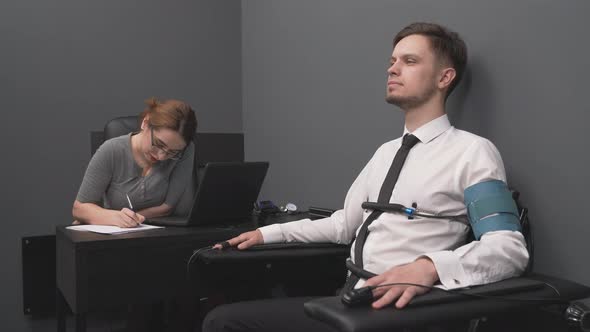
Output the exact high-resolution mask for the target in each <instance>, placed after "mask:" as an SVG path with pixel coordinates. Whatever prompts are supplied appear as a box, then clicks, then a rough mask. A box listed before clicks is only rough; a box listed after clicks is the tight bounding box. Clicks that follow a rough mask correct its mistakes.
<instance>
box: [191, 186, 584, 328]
mask: <svg viewBox="0 0 590 332" xmlns="http://www.w3.org/2000/svg"><path fill="white" fill-rule="evenodd" d="M513 198H514V199H515V201H516V203H517V207H518V210H519V213H520V222H521V226H522V231H523V234H524V235H525V239H526V241H527V246H528V249H529V252H530V254H531V255H530V256H531V257H532V256H533V255H532V251H533V239H532V234H531V225H530V223H529V219H528V213H527V212H528V211H527V209H526V208H525V207H523V206H522V204H521V203H520V201H519V195H518V192H514V191H513ZM324 254H325V256H323V255H324ZM348 254H349V251H348V248H347V247H346V246H341V245H333V244H293V243H287V244H274V245H268V246H260V247H258V248H256V247H255V248H253V249H252V250H246V251H238V250H233V249H230V250H226V251H217V250H215V251H212V250H208V251H202V252H199V253H197V254H196V259H195V262H196V263H195V264H194V267H193V269H191V270H192V271H193V272H192V275H196V276H198V277H199V278H205V280H203V279H201V280H200V283H199V284H201V285H210V284H211V282H213V283H215V282H214V281H213V280H214V279H216V278H218V279H223V280H224V282H225V281H226V280H228V279H226V277H227V276H236V275H240V273H236V271H240V270H239V269H241V268H243V267H249V268H251V270H247V271H248V272H247V275H248V276H249V280H250V281H252V280H257V281H258V282H268V281H269V277H268V276H269V275H270V276H272V277H271V278H270V280H272V281H274V282H276V281H277V280H280V279H281V278H283V277H285V276H287V277H289V278H291V279H293V278H294V276H295V278H297V277H298V276H301V275H303V276H307V278H309V276H312V279H313V280H314V281H315V282H317V281H318V280H321V279H325V278H328V279H329V278H332V279H331V280H332V285H334V284H335V283H337V282H340V284H339V285H340V286H341V285H342V283H343V279H338V278H334V275H330V274H325V273H326V272H325V271H326V270H325V269H322V270H313V272H312V271H310V270H309V269H316V268H325V267H326V266H327V265H325V263H323V262H325V260H321V259H320V258H322V257H323V258H322V259H328V260H330V259H331V262H332V264H333V265H331V266H330V268H335V269H336V271H339V273H340V275H341V276H343V275H344V274H343V271H345V260H346V257H348ZM294 260H299V261H300V262H305V264H306V265H305V266H304V267H302V266H301V265H297V264H289V262H292V261H294ZM257 264H258V265H259V267H258V268H255V266H256V265H257ZM278 264H282V265H279V266H281V268H280V273H274V272H272V270H273V267H274V266H277V265H278ZM236 268H237V269H236ZM289 268H291V269H289ZM531 270H532V259H531V261H530V262H529V265H528V266H527V269H526V272H525V274H524V275H523V276H522V277H520V278H512V279H508V280H505V281H500V282H497V283H494V284H490V285H484V286H476V287H472V289H471V290H470V292H475V293H480V294H481V293H487V294H488V295H489V296H497V297H498V296H500V297H502V298H503V299H498V298H496V299H493V298H476V297H470V296H446V295H445V294H442V295H441V293H439V292H441V291H432V292H430V293H428V294H426V295H423V296H422V299H420V300H419V298H416V299H415V300H416V301H412V302H411V303H410V305H409V306H408V307H407V308H405V309H403V310H387V309H385V310H373V309H372V308H371V307H369V306H365V307H353V308H351V307H348V306H345V305H344V304H343V303H342V301H341V297H340V296H330V297H321V298H317V299H314V300H311V301H309V302H307V303H306V304H305V305H304V310H305V313H306V314H307V315H308V316H310V317H311V318H313V319H317V320H320V321H323V322H324V323H327V324H328V325H331V326H333V327H335V328H337V329H338V330H340V331H347V332H360V331H388V330H392V329H395V328H402V329H403V328H408V327H417V326H424V325H432V324H438V323H440V322H443V321H457V320H462V321H471V324H470V328H469V330H470V331H476V330H477V327H478V324H479V322H480V321H481V320H482V317H497V316H498V315H503V314H506V313H511V314H514V313H524V312H531V311H533V310H538V309H539V308H541V307H547V306H550V305H556V304H557V305H559V304H565V303H567V302H568V301H571V300H574V299H580V298H585V297H588V296H590V288H588V287H586V286H583V285H580V284H577V283H574V282H570V281H567V280H563V279H558V278H553V277H549V276H544V275H539V274H532V273H531V272H530V271H531ZM232 271H233V272H232ZM257 274H258V275H259V276H264V278H262V277H261V278H256V277H255V276H256V275H257ZM336 276H337V275H336ZM244 281H246V280H244V279H242V280H240V281H236V280H232V281H231V282H229V284H231V283H233V282H241V283H242V282H244ZM302 282H303V283H307V282H309V279H305V278H303V279H302ZM225 284H227V283H225ZM515 284H517V285H520V286H522V287H514V286H515ZM242 285H243V283H242ZM222 287H223V286H222ZM334 289H335V287H332V289H331V290H330V291H334ZM314 292H315V293H314ZM332 294H334V293H332ZM498 294H501V295H498ZM289 295H290V294H289ZM296 295H321V294H319V292H318V291H317V290H310V291H308V292H307V293H305V294H296ZM429 297H430V299H429ZM432 298H434V300H432ZM508 323H514V322H513V321H509V322H508Z"/></svg>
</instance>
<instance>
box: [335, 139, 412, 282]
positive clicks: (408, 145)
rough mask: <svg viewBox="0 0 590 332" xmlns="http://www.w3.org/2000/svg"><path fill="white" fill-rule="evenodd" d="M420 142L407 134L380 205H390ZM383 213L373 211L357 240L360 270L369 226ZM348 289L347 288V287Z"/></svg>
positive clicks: (355, 257) (386, 178)
mask: <svg viewBox="0 0 590 332" xmlns="http://www.w3.org/2000/svg"><path fill="white" fill-rule="evenodd" d="M419 141H420V140H419V139H418V138H417V137H416V136H414V135H410V134H406V135H405V136H404V138H403V140H402V146H401V147H400V148H399V150H397V153H396V154H395V157H394V158H393V162H392V163H391V167H390V168H389V171H388V172H387V176H386V177H385V180H384V181H383V185H382V186H381V191H379V197H378V198H377V202H379V203H389V200H390V199H391V194H392V192H393V187H395V183H396V182H397V179H398V177H399V173H400V172H401V170H402V167H403V166H404V162H405V161H406V158H407V157H408V153H409V152H410V149H412V147H414V145H416V143H418V142H419ZM381 213H383V212H382V211H373V212H372V213H371V214H370V215H369V216H368V217H367V219H366V220H365V222H364V223H363V225H362V226H361V229H360V231H359V233H358V236H357V238H356V243H355V245H354V265H356V266H357V267H359V268H361V269H362V268H363V247H364V246H365V241H366V240H367V236H368V235H369V225H370V224H371V223H372V222H373V221H375V219H377V218H378V217H379V216H380V215H381ZM357 281H358V277H355V276H351V278H350V279H349V282H348V283H347V286H349V287H350V288H352V287H354V284H356V282H357ZM345 288H346V287H345Z"/></svg>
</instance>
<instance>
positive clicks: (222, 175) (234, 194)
mask: <svg viewBox="0 0 590 332" xmlns="http://www.w3.org/2000/svg"><path fill="white" fill-rule="evenodd" d="M267 170H268V162H209V163H207V165H205V169H204V171H203V176H202V177H201V182H200V183H199V187H198V188H197V192H196V193H195V198H194V200H193V206H192V208H191V211H190V213H189V214H188V216H166V217H158V218H150V219H148V220H146V221H145V222H146V223H148V224H152V225H160V226H211V225H218V226H233V225H238V224H243V223H246V222H251V221H252V209H253V207H254V202H255V201H256V198H258V194H259V193H260V188H261V187H262V182H263V181H264V177H265V176H266V171H267Z"/></svg>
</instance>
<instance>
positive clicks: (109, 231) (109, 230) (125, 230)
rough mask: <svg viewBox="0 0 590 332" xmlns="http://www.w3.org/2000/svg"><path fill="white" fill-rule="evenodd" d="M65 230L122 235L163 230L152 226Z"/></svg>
mask: <svg viewBox="0 0 590 332" xmlns="http://www.w3.org/2000/svg"><path fill="white" fill-rule="evenodd" d="M66 228H67V229H71V230H73V231H85V232H94V233H100V234H123V233H131V232H139V231H145V230H149V229H158V228H164V227H162V226H153V225H143V224H142V225H139V226H137V227H132V228H121V227H117V226H105V225H75V226H69V227H66Z"/></svg>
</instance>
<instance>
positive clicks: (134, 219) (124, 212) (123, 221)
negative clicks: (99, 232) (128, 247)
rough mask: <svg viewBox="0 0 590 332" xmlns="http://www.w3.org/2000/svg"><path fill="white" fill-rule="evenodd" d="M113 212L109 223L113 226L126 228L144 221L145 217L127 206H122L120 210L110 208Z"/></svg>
mask: <svg viewBox="0 0 590 332" xmlns="http://www.w3.org/2000/svg"><path fill="white" fill-rule="evenodd" d="M111 211H112V213H113V216H112V219H111V224H112V225H113V226H118V227H123V228H128V227H136V226H139V225H140V224H141V223H142V222H144V221H145V217H144V216H142V215H141V214H139V213H137V212H133V211H132V210H130V209H128V208H123V209H121V211H117V210H111Z"/></svg>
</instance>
